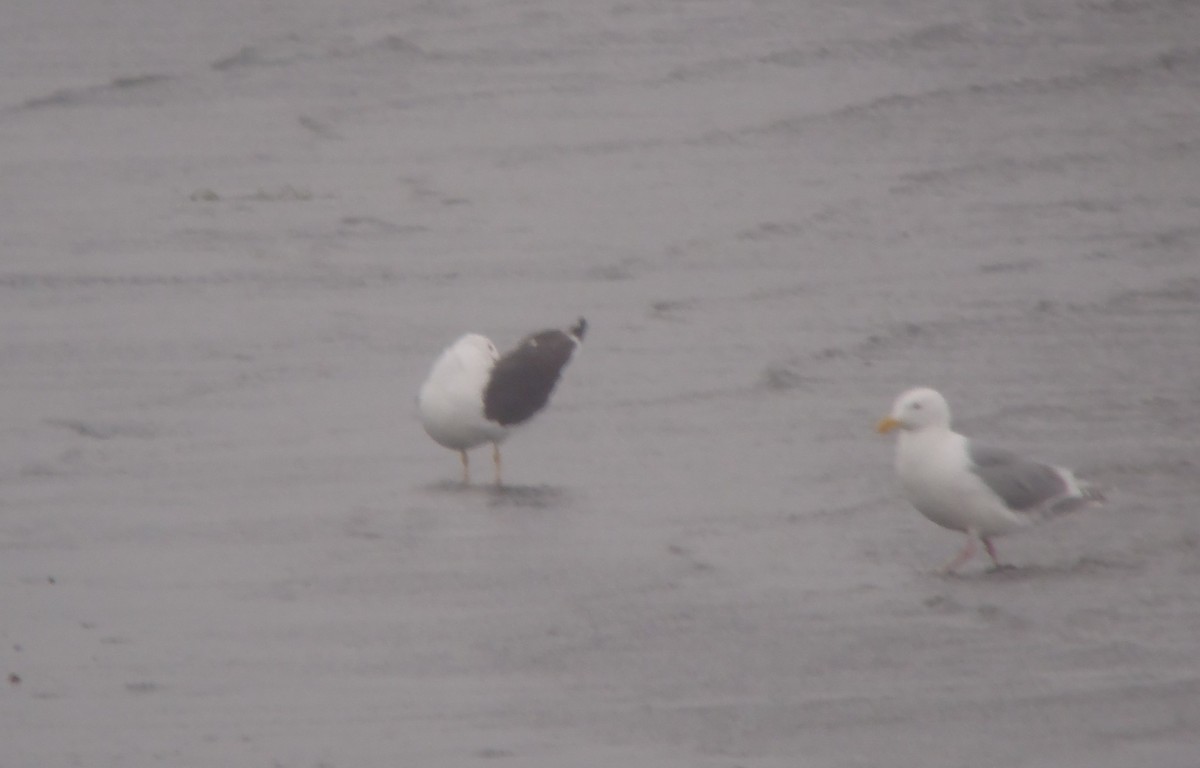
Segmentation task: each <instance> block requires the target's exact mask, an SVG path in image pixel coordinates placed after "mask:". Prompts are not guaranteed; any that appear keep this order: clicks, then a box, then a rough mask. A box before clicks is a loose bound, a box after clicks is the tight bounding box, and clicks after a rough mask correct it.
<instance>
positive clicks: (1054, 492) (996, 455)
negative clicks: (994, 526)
mask: <svg viewBox="0 0 1200 768" xmlns="http://www.w3.org/2000/svg"><path fill="white" fill-rule="evenodd" d="M967 456H968V457H969V458H970V460H971V471H972V472H974V473H975V474H976V475H978V476H979V478H980V479H981V480H983V482H984V483H985V484H986V485H987V487H988V488H991V489H992V491H994V492H995V494H996V495H997V496H999V497H1000V498H1001V499H1003V500H1004V504H1005V505H1006V506H1007V507H1008V508H1009V509H1012V510H1015V511H1017V512H1029V511H1033V510H1035V509H1037V508H1039V507H1042V506H1043V505H1045V504H1047V503H1048V502H1053V501H1055V500H1056V499H1058V498H1060V497H1062V496H1063V495H1065V494H1068V493H1070V491H1071V489H1070V486H1068V485H1067V481H1066V479H1064V478H1063V476H1062V474H1061V473H1060V472H1059V471H1058V470H1057V469H1055V468H1054V467H1052V466H1050V465H1048V464H1042V463H1040V462H1037V461H1033V460H1031V459H1026V458H1024V457H1022V456H1020V455H1018V454H1016V453H1013V452H1012V451H1006V450H1004V449H1003V448H991V447H989V446H986V445H979V444H978V443H976V442H975V441H973V440H968V441H967Z"/></svg>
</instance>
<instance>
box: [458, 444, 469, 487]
mask: <svg viewBox="0 0 1200 768" xmlns="http://www.w3.org/2000/svg"><path fill="white" fill-rule="evenodd" d="M458 458H459V459H460V460H461V461H462V467H463V485H470V484H471V470H470V468H469V467H468V465H467V452H466V451H459V452H458Z"/></svg>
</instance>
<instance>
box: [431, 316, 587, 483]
mask: <svg viewBox="0 0 1200 768" xmlns="http://www.w3.org/2000/svg"><path fill="white" fill-rule="evenodd" d="M586 331H587V321H586V320H584V319H583V318H582V317H581V318H579V322H578V323H576V324H575V325H574V326H572V327H571V328H570V329H568V330H566V331H560V330H547V331H539V332H538V333H532V334H530V335H528V336H526V337H525V338H524V339H522V340H521V343H520V344H518V345H517V346H516V348H515V349H513V350H512V351H511V352H508V353H506V354H504V355H501V354H500V353H499V352H498V351H497V350H496V345H495V344H493V343H492V342H491V341H490V340H489V339H488V338H487V337H485V336H480V335H479V334H477V333H468V334H466V335H465V336H463V337H462V338H460V339H459V340H458V341H456V342H454V343H453V344H452V345H450V346H449V347H448V348H447V349H446V350H445V351H443V352H442V354H441V355H440V356H439V357H438V359H437V361H436V362H434V364H433V370H431V371H430V372H429V378H427V379H426V380H425V383H424V384H422V385H421V391H420V393H419V394H418V395H417V409H418V411H419V412H420V415H421V424H422V426H424V427H425V431H426V432H427V433H428V434H429V436H430V437H432V438H433V439H434V440H435V441H437V443H438V444H440V445H443V446H445V447H447V448H450V449H452V450H455V451H458V453H459V457H460V458H461V460H462V476H463V483H464V484H465V483H469V482H470V480H471V476H470V467H469V464H468V459H467V451H468V450H469V449H471V448H474V447H476V446H478V445H483V444H484V443H491V444H492V461H493V463H494V466H495V477H496V485H500V443H502V442H503V441H504V439H505V438H507V437H508V435H509V433H510V431H511V430H512V429H513V428H514V427H516V426H518V425H520V424H523V423H524V422H526V421H528V420H529V419H531V418H533V415H534V414H536V413H537V412H538V411H540V410H541V409H542V408H544V407H545V406H546V403H547V402H549V400H550V393H551V392H553V391H554V386H555V385H556V384H557V383H558V379H559V376H560V375H561V374H562V371H563V368H564V367H566V365H567V363H568V362H570V360H571V356H572V355H573V354H574V353H575V350H576V348H578V347H579V346H580V345H581V344H582V343H583V335H584V333H585V332H586Z"/></svg>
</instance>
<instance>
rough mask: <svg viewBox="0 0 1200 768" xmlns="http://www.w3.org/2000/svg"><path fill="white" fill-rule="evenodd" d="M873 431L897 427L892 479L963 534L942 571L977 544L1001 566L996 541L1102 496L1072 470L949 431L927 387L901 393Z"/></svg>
mask: <svg viewBox="0 0 1200 768" xmlns="http://www.w3.org/2000/svg"><path fill="white" fill-rule="evenodd" d="M877 429H878V431H879V432H880V433H881V434H883V433H887V432H890V431H892V430H893V429H899V430H900V437H899V439H898V440H897V441H896V475H897V476H898V477H899V478H900V486H901V489H902V490H903V492H904V496H905V498H906V499H907V500H908V501H909V502H910V503H911V504H912V505H913V506H914V507H916V508H917V511H918V512H920V513H921V514H922V515H924V516H925V517H927V518H929V519H930V520H932V521H933V522H935V523H937V524H938V525H940V526H942V527H943V528H949V529H951V530H955V531H962V532H963V533H965V534H967V543H966V545H965V546H964V547H963V548H962V550H961V551H960V552H959V553H958V554H957V555H956V556H955V557H954V559H952V560H951V561H950V562H948V563H947V564H946V565H945V567H944V568H943V569H942V570H943V571H944V572H946V573H951V572H953V571H954V570H955V569H957V568H958V567H959V566H961V565H962V564H963V563H965V562H966V561H967V560H969V559H970V558H971V556H972V555H974V554H975V549H976V542H977V541H982V542H983V546H984V548H985V549H986V550H987V553H988V555H990V556H991V558H992V562H993V563H995V565H996V567H998V568H999V567H1002V566H1001V563H1000V559H999V557H997V555H996V548H995V546H994V545H993V544H992V538H993V537H995V536H1002V535H1004V534H1006V533H1011V532H1012V531H1015V530H1018V529H1020V528H1024V527H1025V526H1027V525H1030V524H1032V523H1034V522H1037V521H1038V520H1041V519H1044V518H1046V517H1052V516H1054V515H1056V514H1058V513H1061V512H1067V511H1070V510H1072V509H1076V508H1078V507H1080V506H1083V505H1084V504H1085V503H1087V502H1091V501H1100V500H1102V499H1103V497H1102V496H1101V495H1100V494H1099V493H1098V492H1096V491H1095V490H1093V489H1092V488H1090V487H1089V486H1088V485H1087V484H1086V483H1084V482H1083V481H1081V480H1079V479H1077V478H1076V477H1075V475H1074V474H1072V473H1071V471H1070V470H1067V469H1063V468H1062V467H1055V466H1051V465H1049V464H1042V463H1040V462H1037V461H1033V460H1032V459H1028V458H1025V457H1023V456H1020V455H1018V454H1016V453H1013V452H1012V451H1006V450H1003V449H1000V448H991V447H988V446H985V445H980V444H979V443H977V442H976V441H974V440H968V439H967V438H966V437H964V436H963V435H960V434H959V433H957V432H955V431H953V430H951V429H950V406H949V405H948V404H947V403H946V398H944V397H942V395H941V394H940V393H938V392H937V391H935V390H932V389H928V388H918V389H910V390H908V391H907V392H904V393H903V394H901V395H900V396H899V397H898V398H896V403H895V405H893V406H892V413H891V415H890V416H888V417H887V418H885V419H883V420H882V421H880V422H879V425H878V427H877Z"/></svg>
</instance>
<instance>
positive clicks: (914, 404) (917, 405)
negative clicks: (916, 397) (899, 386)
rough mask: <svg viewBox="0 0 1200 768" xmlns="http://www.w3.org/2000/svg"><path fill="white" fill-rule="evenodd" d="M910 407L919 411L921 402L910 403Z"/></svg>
mask: <svg viewBox="0 0 1200 768" xmlns="http://www.w3.org/2000/svg"><path fill="white" fill-rule="evenodd" d="M912 407H913V410H914V411H919V410H921V404H920V403H913V404H912Z"/></svg>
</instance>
